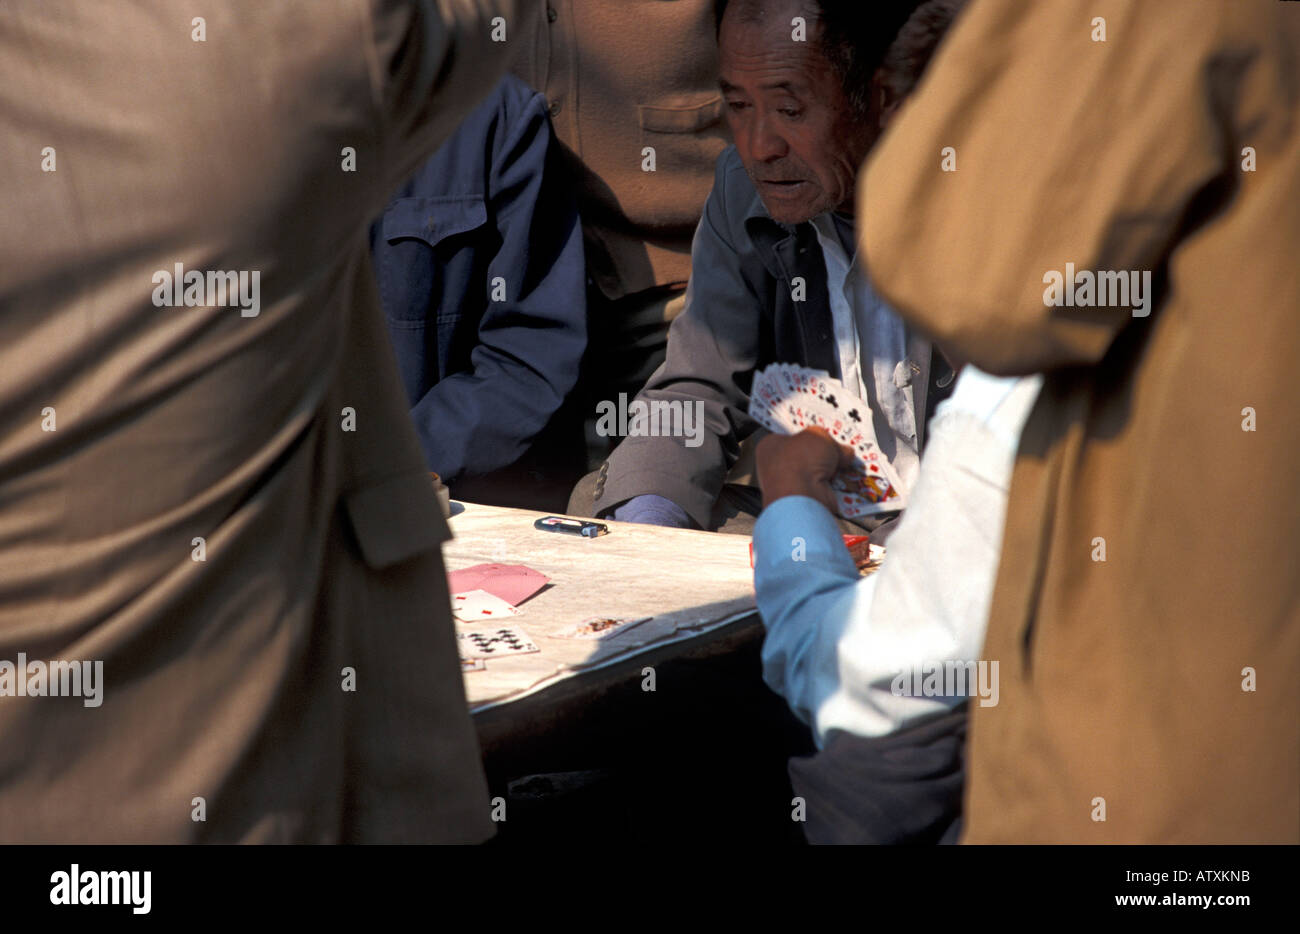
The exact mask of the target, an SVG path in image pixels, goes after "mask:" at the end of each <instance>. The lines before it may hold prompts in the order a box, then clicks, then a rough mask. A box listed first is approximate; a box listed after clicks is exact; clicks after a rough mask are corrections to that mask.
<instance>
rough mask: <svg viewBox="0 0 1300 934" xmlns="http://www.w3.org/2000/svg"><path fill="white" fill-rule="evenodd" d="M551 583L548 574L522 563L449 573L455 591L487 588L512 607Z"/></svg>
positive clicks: (489, 565) (480, 567) (475, 567)
mask: <svg viewBox="0 0 1300 934" xmlns="http://www.w3.org/2000/svg"><path fill="white" fill-rule="evenodd" d="M550 582H551V579H550V578H549V577H547V576H546V575H545V574H542V573H540V572H538V571H534V570H533V569H532V568H530V567H526V566H525V565H522V564H476V565H474V566H473V567H468V568H463V569H462V570H459V571H452V572H450V573H449V574H448V575H447V585H448V588H449V589H450V590H451V592H452V593H467V592H469V591H471V590H486V591H487V592H488V593H490V594H493V595H495V596H498V597H500V598H501V599H502V600H504V601H506V603H509V604H511V605H513V606H518V605H519V604H521V603H523V602H524V601H525V600H527V599H528V598H529V597H531V596H533V594H535V593H537V592H538V591H539V590H541V589H542V588H543V587H545V586H546V585H547V584H549V583H550Z"/></svg>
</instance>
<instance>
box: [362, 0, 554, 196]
mask: <svg viewBox="0 0 1300 934" xmlns="http://www.w3.org/2000/svg"><path fill="white" fill-rule="evenodd" d="M366 2H367V3H368V5H369V8H370V13H371V15H370V18H369V26H370V28H371V30H372V31H373V34H372V36H371V48H372V50H373V51H372V55H371V60H370V70H371V86H372V89H373V93H374V97H375V105H376V107H377V109H378V112H379V115H380V136H381V140H382V145H383V146H384V152H383V154H382V156H381V160H382V163H383V168H384V172H385V177H384V178H382V179H381V180H380V184H379V186H378V188H379V191H380V193H381V194H382V195H383V196H387V195H388V194H389V193H390V192H392V191H394V190H395V189H396V188H397V186H398V185H400V184H402V182H404V181H405V180H406V179H408V178H410V176H411V175H412V174H414V172H415V170H416V169H417V168H419V166H420V164H421V163H422V162H424V160H425V159H426V158H427V157H428V156H429V155H430V154H431V153H432V152H433V151H434V150H435V149H437V148H438V146H439V145H440V144H441V143H442V142H444V141H445V140H446V139H448V138H449V137H450V136H451V134H452V133H453V132H455V130H456V127H457V126H459V124H460V121H461V119H462V118H464V116H465V115H466V114H467V113H469V112H470V111H471V110H472V109H473V108H474V106H475V105H476V104H477V103H478V102H479V101H480V100H482V99H483V97H484V96H486V95H487V93H488V92H489V91H490V90H491V89H492V88H493V87H494V86H495V85H496V83H497V79H498V78H500V77H501V75H502V74H504V73H505V70H506V69H507V68H508V67H509V66H510V64H511V63H512V62H513V60H514V58H515V57H516V55H517V54H518V53H519V51H520V50H521V46H522V42H523V41H524V37H525V36H527V35H528V34H529V31H530V29H531V27H532V22H531V18H532V17H534V16H537V15H539V10H540V8H541V6H542V4H541V3H538V2H536V0H366Z"/></svg>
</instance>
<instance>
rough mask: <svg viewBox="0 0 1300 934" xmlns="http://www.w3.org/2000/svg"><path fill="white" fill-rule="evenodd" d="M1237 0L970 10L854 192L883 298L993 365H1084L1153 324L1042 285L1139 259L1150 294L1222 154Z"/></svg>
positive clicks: (1012, 2)
mask: <svg viewBox="0 0 1300 934" xmlns="http://www.w3.org/2000/svg"><path fill="white" fill-rule="evenodd" d="M1230 7H1231V5H1230V4H1227V3H1217V2H1216V3H1205V4H1198V5H1197V7H1196V13H1195V15H1182V14H1181V13H1172V12H1171V11H1170V10H1169V9H1168V8H1167V7H1166V6H1165V5H1163V4H1158V3H1132V2H1119V0H1059V2H1053V3H1031V4H1026V3H1023V2H1021V0H976V2H974V3H973V4H971V5H970V6H969V7H968V8H967V10H966V11H965V13H964V14H963V15H962V16H961V17H960V18H959V19H958V21H957V23H956V25H955V26H954V28H953V32H952V33H951V34H950V35H949V36H948V37H947V39H946V40H945V43H944V44H943V45H942V46H941V47H940V49H939V51H938V53H937V55H936V57H935V59H934V61H933V62H932V63H931V66H930V69H929V70H928V71H927V73H926V76H925V77H924V78H923V79H922V82H921V84H920V85H919V87H918V88H917V90H916V91H915V92H914V93H913V96H912V98H911V99H910V100H909V101H908V102H907V103H906V105H905V106H904V107H903V109H902V110H901V111H900V112H899V115H898V117H897V118H896V119H895V121H894V123H893V125H891V127H890V128H889V131H888V132H887V133H886V134H885V136H884V137H883V138H882V140H881V142H880V144H879V145H878V146H877V147H876V150H875V151H874V152H873V153H872V155H871V156H870V158H869V159H868V161H867V164H866V170H865V172H864V176H865V182H862V183H860V186H859V190H858V209H859V210H858V215H859V217H863V218H864V224H863V226H862V233H861V234H860V236H861V237H862V240H861V247H862V248H863V249H864V250H865V252H866V255H867V258H868V262H869V265H870V268H871V269H872V274H873V277H874V281H875V284H876V285H877V286H878V287H879V289H880V291H881V292H882V294H883V295H884V296H885V297H886V298H887V299H888V301H889V302H890V304H892V305H893V306H894V307H895V308H896V309H898V311H899V312H900V314H902V315H903V316H904V317H905V318H906V319H907V320H908V321H909V322H910V323H912V324H914V325H917V326H919V327H920V328H922V329H923V330H925V331H927V332H928V333H929V334H930V335H931V336H933V337H934V338H935V339H936V341H937V342H938V343H939V344H940V345H941V346H943V347H944V348H945V350H946V351H947V352H949V353H950V354H955V356H956V357H959V358H961V359H964V360H970V361H972V362H974V363H976V364H977V365H978V366H980V367H982V368H983V369H985V370H988V371H990V372H993V373H997V374H1001V375H1016V374H1025V373H1032V372H1036V371H1040V370H1046V369H1051V368H1055V367H1062V366H1071V365H1087V364H1091V363H1095V362H1096V361H1097V360H1099V359H1100V358H1101V357H1102V356H1103V355H1104V354H1105V352H1106V350H1107V348H1108V347H1109V346H1110V345H1111V343H1112V341H1113V340H1114V338H1115V336H1116V335H1117V334H1118V333H1119V332H1120V331H1121V330H1122V329H1124V328H1126V327H1144V326H1149V325H1148V323H1147V320H1146V319H1145V318H1144V317H1135V316H1134V310H1133V309H1132V308H1131V305H1130V306H1125V307H1100V308H1099V307H1050V306H1048V305H1047V304H1045V296H1044V292H1045V289H1046V288H1047V285H1046V284H1045V281H1044V277H1045V275H1047V274H1048V273H1049V271H1052V270H1056V271H1059V272H1061V273H1062V275H1064V273H1065V269H1066V263H1073V264H1074V267H1075V269H1076V271H1082V270H1091V271H1094V272H1095V271H1097V270H1114V271H1129V270H1139V271H1141V270H1150V271H1151V272H1152V277H1151V282H1152V288H1155V289H1158V288H1159V285H1160V280H1161V277H1160V276H1159V275H1158V269H1159V267H1160V266H1161V264H1162V263H1163V261H1164V260H1165V258H1166V253H1167V250H1168V247H1169V245H1170V244H1171V242H1173V241H1174V240H1175V239H1176V237H1177V236H1178V234H1179V232H1180V230H1184V229H1186V228H1187V227H1188V226H1189V225H1191V224H1194V223H1196V221H1197V217H1196V212H1197V205H1196V202H1197V199H1198V196H1199V195H1201V193H1202V192H1204V191H1205V190H1206V189H1207V188H1210V187H1212V186H1213V185H1214V183H1215V182H1216V181H1220V180H1221V179H1222V176H1223V175H1225V174H1226V173H1227V172H1228V170H1229V169H1230V167H1231V165H1232V163H1231V154H1230V153H1228V151H1227V147H1226V146H1225V139H1224V135H1223V132H1222V128H1221V127H1220V126H1219V125H1218V120H1217V114H1216V110H1217V109H1218V108H1216V106H1215V104H1214V100H1215V97H1216V92H1215V88H1214V86H1213V85H1214V84H1215V83H1216V82H1223V81H1224V80H1225V79H1227V80H1228V84H1227V85H1226V86H1224V87H1221V88H1220V91H1222V90H1225V88H1226V87H1228V86H1230V83H1231V77H1230V76H1231V75H1232V74H1233V73H1234V71H1236V70H1237V69H1239V68H1240V67H1241V63H1240V62H1237V61H1235V60H1234V58H1233V56H1232V55H1225V56H1223V57H1221V58H1218V59H1216V57H1215V54H1214V48H1215V43H1216V33H1217V32H1219V31H1221V30H1224V29H1226V30H1227V31H1228V32H1229V33H1231V32H1232V29H1233V27H1232V24H1231V19H1232V11H1231V9H1230ZM1097 18H1101V19H1104V21H1105V22H1104V29H1105V41H1095V39H1094V36H1098V35H1099V33H1098V32H1097V30H1098V29H1099V28H1102V27H1101V24H1100V23H1099V21H1098V19H1097ZM1189 46H1191V47H1194V48H1195V49H1196V50H1197V54H1193V55H1189V54H1187V48H1188V47H1189ZM946 147H952V151H951V152H950V153H947V155H948V156H949V157H950V158H949V167H950V168H951V166H952V159H954V158H955V163H956V167H955V171H944V170H943V166H942V162H943V160H944V158H945V153H946ZM1158 299H1159V293H1158V292H1157V294H1156V296H1154V298H1153V297H1151V296H1148V300H1150V301H1151V305H1150V306H1149V308H1148V310H1149V311H1151V310H1156V311H1158V308H1157V302H1158Z"/></svg>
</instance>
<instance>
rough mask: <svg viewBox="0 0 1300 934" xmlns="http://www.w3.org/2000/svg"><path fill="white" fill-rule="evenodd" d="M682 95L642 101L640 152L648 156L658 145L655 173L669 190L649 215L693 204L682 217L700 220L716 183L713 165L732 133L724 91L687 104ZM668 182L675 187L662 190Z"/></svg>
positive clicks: (678, 210)
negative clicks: (725, 113)
mask: <svg viewBox="0 0 1300 934" xmlns="http://www.w3.org/2000/svg"><path fill="white" fill-rule="evenodd" d="M680 100H681V98H680V97H679V98H671V99H666V100H664V101H661V102H656V103H653V104H639V105H637V115H638V118H639V120H640V123H641V146H642V150H643V151H642V152H641V153H640V156H641V158H642V160H644V158H645V152H644V148H645V147H647V146H649V147H650V148H652V149H653V150H654V160H655V173H656V175H657V178H658V185H659V187H660V189H661V190H660V194H661V195H662V196H663V197H662V200H659V199H656V204H655V206H651V207H650V217H649V218H648V220H651V221H654V220H656V219H657V220H658V221H659V222H663V221H665V220H667V218H668V217H669V216H670V215H671V214H673V213H674V212H676V213H681V212H682V206H683V205H684V204H690V205H691V210H690V211H688V212H686V213H689V214H690V215H692V216H691V217H690V218H686V217H685V216H683V217H682V218H681V221H682V222H686V221H687V220H689V222H690V223H691V224H692V225H693V224H694V222H695V221H697V220H699V207H700V206H701V205H703V203H704V199H705V197H706V196H707V195H708V193H709V188H710V186H712V184H713V165H714V163H715V162H716V161H717V159H718V156H719V155H720V154H721V153H722V150H723V149H724V148H725V147H726V145H727V143H728V142H730V136H729V135H728V131H727V127H726V125H725V123H724V122H723V119H722V95H720V94H713V95H711V96H709V97H708V98H706V99H704V100H700V99H698V98H696V99H695V102H688V103H685V104H681V103H678V101H680ZM688 101H689V99H688ZM638 174H639V173H638ZM665 182H669V183H671V184H672V185H673V186H674V188H673V189H672V190H662V186H663V185H664V183H665ZM660 215H663V216H660Z"/></svg>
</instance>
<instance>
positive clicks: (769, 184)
mask: <svg viewBox="0 0 1300 934" xmlns="http://www.w3.org/2000/svg"><path fill="white" fill-rule="evenodd" d="M807 184H808V183H807V182H806V181H803V180H802V179H789V180H784V181H769V180H762V181H760V182H759V185H760V186H761V188H762V190H763V191H765V192H769V193H771V194H774V195H776V196H777V197H785V198H788V197H790V196H792V195H795V194H798V193H800V192H801V191H802V190H803V188H804V186H805V185H807Z"/></svg>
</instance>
